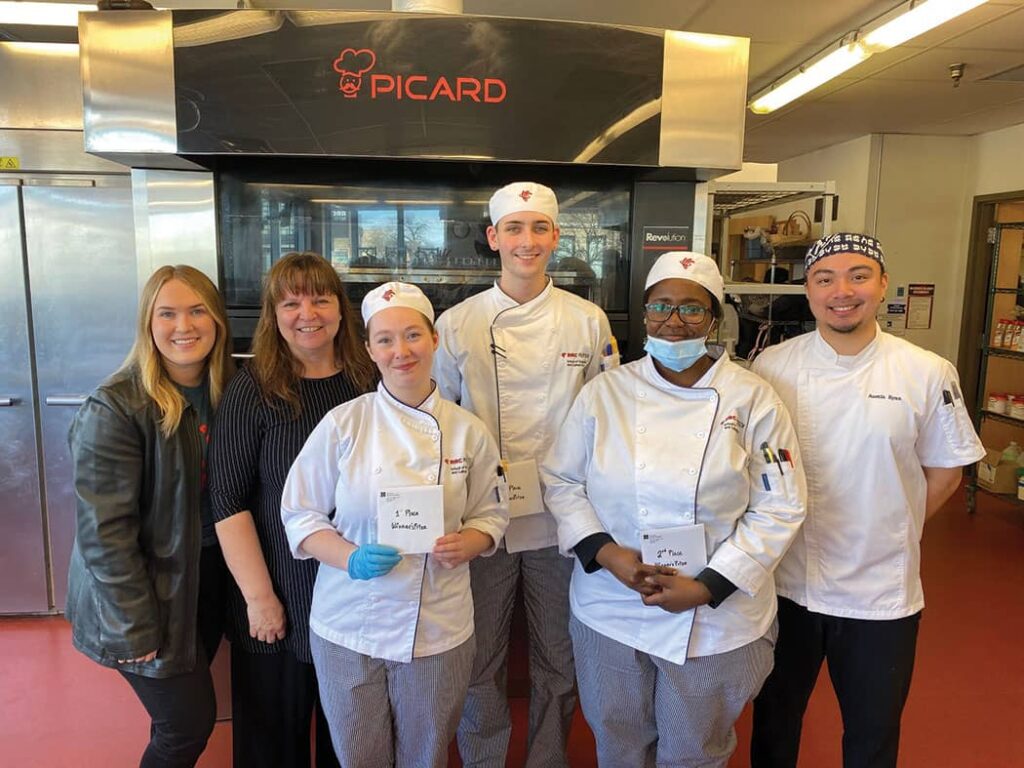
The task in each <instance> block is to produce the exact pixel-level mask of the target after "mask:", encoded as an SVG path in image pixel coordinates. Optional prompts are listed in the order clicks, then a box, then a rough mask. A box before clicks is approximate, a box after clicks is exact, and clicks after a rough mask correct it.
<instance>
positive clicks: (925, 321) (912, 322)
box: [907, 283, 935, 331]
mask: <svg viewBox="0 0 1024 768" xmlns="http://www.w3.org/2000/svg"><path fill="white" fill-rule="evenodd" d="M934 304H935V283H910V285H908V286H907V330H914V331H919V330H926V329H928V328H931V327H932V307H933V305H934Z"/></svg>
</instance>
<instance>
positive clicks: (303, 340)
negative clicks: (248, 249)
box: [210, 253, 374, 768]
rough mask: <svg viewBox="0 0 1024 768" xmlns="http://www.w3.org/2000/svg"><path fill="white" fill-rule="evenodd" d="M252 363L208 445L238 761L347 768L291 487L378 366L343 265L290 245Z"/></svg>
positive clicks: (252, 765) (251, 766)
mask: <svg viewBox="0 0 1024 768" xmlns="http://www.w3.org/2000/svg"><path fill="white" fill-rule="evenodd" d="M252 351H253V359H252V360H251V361H250V363H249V364H248V365H247V366H246V367H245V368H243V369H242V370H241V371H240V372H239V374H238V375H237V376H236V377H235V379H234V380H233V381H232V383H231V386H230V387H229V388H228V391H227V393H226V394H225V396H224V400H223V402H222V403H221V405H220V409H219V410H218V413H217V424H216V427H215V430H214V434H213V441H212V443H211V446H210V463H211V473H210V474H211V496H212V500H213V512H214V518H215V520H216V521H217V522H216V529H217V536H218V538H219V539H220V543H221V547H222V549H223V551H224V558H225V560H226V561H227V564H228V568H229V569H230V571H231V573H232V575H233V576H234V581H235V585H236V588H233V589H231V590H230V592H229V600H228V602H229V616H228V633H229V637H230V638H231V640H232V645H231V689H232V708H233V741H234V764H235V765H238V766H245V767H246V768H259V767H260V766H267V768H290V767H291V766H301V767H302V768H308V767H309V764H310V737H309V733H310V722H311V719H312V716H313V712H314V710H315V711H316V713H317V729H316V732H317V738H316V765H317V766H318V768H325V767H327V766H332V767H333V766H337V761H336V758H335V757H334V753H333V751H332V749H331V741H330V736H329V732H328V730H327V725H326V723H325V722H324V720H323V717H322V714H321V712H320V707H319V696H318V690H317V682H316V673H315V671H314V669H313V663H312V657H311V655H310V649H309V609H310V603H311V600H312V594H313V583H314V581H315V579H316V561H314V560H306V561H299V560H295V559H293V558H292V556H291V553H290V551H289V549H288V542H287V540H286V539H285V534H284V528H283V527H282V525H281V513H280V507H281V491H282V489H283V487H284V481H285V478H286V477H287V475H288V469H289V468H290V467H291V464H292V461H293V460H294V458H295V456H296V455H297V454H298V453H299V450H300V449H301V448H302V446H303V444H304V443H305V441H306V438H307V437H308V436H309V433H310V432H311V431H312V430H313V427H315V426H316V425H317V423H318V422H319V421H320V420H321V419H322V418H323V417H324V415H325V414H326V413H327V412H328V411H330V410H331V409H332V408H334V407H335V406H337V405H340V404H341V403H344V402H346V401H348V400H351V399H352V398H354V397H357V396H359V395H361V394H363V393H364V392H366V391H368V390H369V389H370V388H371V386H372V384H373V381H374V373H373V366H372V363H371V362H370V359H369V356H368V355H367V353H366V348H365V345H364V344H363V340H362V338H361V336H360V325H359V323H358V319H357V315H356V314H355V313H354V312H353V311H352V309H351V307H350V306H349V303H348V300H347V299H346V297H345V292H344V288H343V286H342V283H341V280H340V279H339V277H338V274H337V273H336V272H335V271H334V268H333V267H332V266H331V265H330V264H329V263H328V262H327V261H325V260H324V259H323V258H322V257H321V256H319V255H317V254H315V253H290V254H288V255H287V256H285V257H284V258H283V259H281V260H280V261H278V262H277V263H276V264H275V265H274V266H273V267H272V268H271V269H270V272H269V273H268V274H267V276H266V279H265V283H264V287H263V296H262V311H261V313H260V319H259V322H258V324H257V326H256V333H255V336H254V338H253V345H252Z"/></svg>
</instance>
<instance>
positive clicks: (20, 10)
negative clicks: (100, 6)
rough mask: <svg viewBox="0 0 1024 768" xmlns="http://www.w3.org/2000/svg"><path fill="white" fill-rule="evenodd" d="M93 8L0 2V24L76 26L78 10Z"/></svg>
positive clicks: (68, 4) (92, 6) (65, 4)
mask: <svg viewBox="0 0 1024 768" xmlns="http://www.w3.org/2000/svg"><path fill="white" fill-rule="evenodd" d="M95 10H96V6H95V5H74V4H71V3H21V2H17V3H14V2H0V24H26V25H32V26H38V27H77V26H78V13H79V11H95Z"/></svg>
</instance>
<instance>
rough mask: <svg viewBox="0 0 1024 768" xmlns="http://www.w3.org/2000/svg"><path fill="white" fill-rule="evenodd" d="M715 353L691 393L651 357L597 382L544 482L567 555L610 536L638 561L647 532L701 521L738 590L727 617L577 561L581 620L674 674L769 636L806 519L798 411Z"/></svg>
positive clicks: (565, 431) (724, 610)
mask: <svg viewBox="0 0 1024 768" xmlns="http://www.w3.org/2000/svg"><path fill="white" fill-rule="evenodd" d="M713 354H715V355H721V356H720V357H719V358H718V360H716V362H715V363H714V365H712V366H711V368H710V370H708V372H707V373H705V374H704V376H703V377H701V379H700V380H699V381H698V382H697V383H696V384H695V385H694V386H693V387H691V388H687V387H678V386H676V385H674V384H672V383H670V382H668V381H666V380H665V379H664V378H663V377H662V376H661V374H659V373H658V371H657V369H656V368H655V367H654V363H653V361H652V360H651V358H650V356H647V357H644V358H641V359H640V360H637V361H635V362H632V363H629V364H627V365H624V366H622V367H621V368H619V369H617V370H614V371H611V372H609V373H606V374H604V375H602V376H599V377H598V378H596V379H595V380H594V381H592V382H590V383H589V384H587V386H585V387H584V388H583V391H582V392H580V394H579V397H577V398H576V402H575V403H574V404H573V407H572V410H571V411H570V412H569V415H568V417H567V418H566V420H565V424H564V426H563V427H562V431H561V433H560V435H559V437H558V440H557V441H556V442H555V444H554V445H553V446H552V448H551V450H550V452H549V453H548V455H547V457H546V458H545V460H544V465H543V469H542V473H541V474H542V477H543V479H544V484H545V487H546V491H545V499H546V501H547V504H548V507H549V509H551V511H552V513H553V514H554V516H555V519H556V520H557V521H558V541H559V546H560V547H561V549H562V550H563V551H564V552H569V551H571V550H572V548H573V547H574V546H575V545H576V544H578V543H579V542H580V541H582V540H583V539H585V538H587V537H588V536H590V535H592V534H595V533H602V532H604V533H608V534H610V535H611V537H612V538H613V539H615V541H616V543H618V544H620V545H621V546H624V547H630V548H632V549H636V550H638V551H639V550H640V546H641V532H642V531H644V530H645V529H650V528H667V527H672V526H679V525H692V524H696V523H703V525H704V535H705V544H706V547H707V552H708V566H709V567H710V568H712V569H714V570H715V571H717V572H718V573H720V574H721V575H722V576H724V577H725V578H727V579H729V581H731V582H732V583H733V584H735V585H736V587H737V591H736V592H734V593H733V594H732V595H731V596H729V597H728V598H727V599H726V600H725V601H723V602H722V604H721V605H719V607H718V608H710V607H708V606H700V607H698V608H696V609H695V610H694V611H686V612H684V613H678V614H676V613H669V612H667V611H665V610H663V609H661V608H658V607H656V606H646V605H644V604H643V603H642V602H641V600H640V595H639V594H637V593H636V592H634V591H633V590H630V589H628V588H627V587H625V586H624V585H623V584H621V583H620V582H619V581H618V580H617V579H616V578H615V577H614V576H613V575H612V574H611V572H609V571H607V570H604V569H602V570H599V571H596V572H594V573H590V574H588V573H585V572H584V571H583V567H582V566H581V565H580V563H579V561H577V562H576V566H575V570H574V572H573V575H572V587H571V591H570V603H571V606H572V612H573V615H575V616H576V618H577V619H579V620H580V621H582V622H583V623H584V624H586V625H587V626H589V627H590V628H591V629H593V630H595V631H596V632H600V633H601V634H603V635H605V636H607V637H610V638H612V639H613V640H617V641H618V642H620V643H624V644H625V645H628V646H630V647H632V648H636V649H638V650H641V651H644V652H645V653H649V654H652V655H654V656H658V657H660V658H663V659H668V660H669V661H672V662H674V663H676V664H682V663H684V662H685V660H686V658H687V657H691V658H692V657H696V656H706V655H709V654H714V653H724V652H725V651H729V650H732V649H734V648H738V647H740V646H742V645H745V644H747V643H750V642H752V641H754V640H756V639H757V638H759V637H761V636H762V635H764V634H765V633H766V632H767V631H768V629H769V628H770V627H771V623H772V621H773V620H774V618H775V612H776V600H775V586H774V583H773V581H772V571H773V570H774V569H775V566H776V564H777V563H778V562H779V560H780V559H781V558H782V555H783V553H784V552H785V551H786V549H787V548H788V547H789V544H790V542H791V541H792V540H793V538H794V536H795V535H796V532H797V529H798V528H799V527H800V523H801V521H802V520H803V517H804V496H805V493H806V490H805V486H804V477H803V472H802V470H801V468H800V459H799V455H798V454H799V452H798V451H797V450H796V447H797V446H796V435H795V434H794V431H793V427H792V424H791V423H790V420H789V415H788V414H787V412H786V410H785V408H783V407H782V404H781V402H780V401H779V399H778V396H777V395H776V394H775V392H773V391H772V389H771V387H769V386H768V385H767V384H766V383H765V382H764V381H763V380H761V379H760V378H759V377H757V376H755V375H754V374H752V373H750V372H749V371H747V370H744V369H743V368H741V367H740V366H738V365H736V364H735V363H733V362H732V361H731V360H729V359H728V356H727V355H722V354H721V350H720V349H716V350H715V351H714V352H713ZM762 444H767V445H768V446H769V447H770V449H771V450H772V451H773V452H775V454H776V455H778V452H779V450H780V449H788V451H789V455H790V457H791V458H792V461H793V464H792V465H791V464H789V463H786V464H785V465H784V467H783V469H782V470H781V471H780V469H779V468H778V466H776V465H774V464H772V465H769V463H768V461H767V460H766V458H765V452H764V451H763V450H762V449H761V446H762ZM762 475H764V477H762ZM765 477H766V478H767V480H768V485H769V486H770V490H769V489H767V488H766V487H765ZM691 625H692V628H693V631H692V634H691V632H690V627H691ZM688 638H689V647H688V648H687V639H688Z"/></svg>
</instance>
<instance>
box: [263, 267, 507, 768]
mask: <svg viewBox="0 0 1024 768" xmlns="http://www.w3.org/2000/svg"><path fill="white" fill-rule="evenodd" d="M362 311H363V320H364V321H365V322H366V325H367V349H368V350H369V353H370V357H371V358H372V359H373V361H374V362H375V363H376V364H377V367H378V369H379V370H380V374H381V383H380V385H379V386H378V387H377V391H376V392H372V393H370V394H366V395H363V396H362V397H359V398H356V399H355V400H352V401H350V402H348V403H345V404H344V405H340V406H338V407H337V408H335V409H334V410H332V411H331V412H330V413H328V415H327V416H326V417H325V418H324V419H323V421H321V422H320V424H319V425H318V426H317V427H316V429H314V430H313V433H312V434H311V435H310V437H309V440H308V441H307V442H306V445H305V446H304V447H303V449H302V451H301V452H300V453H299V456H298V458H296V460H295V463H294V464H293V465H292V468H291V471H290V472H289V474H288V480H287V481H286V483H285V488H284V494H283V496H282V499H281V516H282V519H283V521H284V525H285V531H286V533H287V535H288V541H289V545H290V546H291V549H292V553H293V554H294V555H295V557H299V558H304V557H315V558H316V559H317V560H319V561H320V563H321V565H320V570H319V572H318V574H317V579H316V586H315V587H314V590H313V606H312V612H311V614H310V629H311V634H310V643H311V646H312V651H313V661H314V664H315V665H316V670H317V678H318V681H319V684H320V694H321V700H322V703H323V707H324V712H325V714H326V715H327V721H328V723H329V724H330V728H331V738H332V740H333V742H334V748H335V751H336V752H337V755H338V759H339V761H340V762H341V764H342V765H345V766H363V765H394V766H398V767H399V768H401V766H414V765H415V766H428V765H429V766H439V767H440V766H444V765H446V764H447V758H448V742H449V741H450V740H451V738H452V736H453V735H454V733H455V728H456V726H457V724H458V720H459V714H460V713H461V710H462V703H463V700H464V699H465V696H466V689H467V687H468V685H469V675H470V671H471V668H472V664H473V654H474V649H475V643H474V640H473V601H472V598H471V593H470V586H469V565H468V563H469V561H470V560H472V559H473V558H474V557H477V556H478V555H489V554H491V553H493V552H494V550H495V548H496V547H497V544H498V542H499V541H500V539H501V536H502V534H503V533H504V531H505V527H506V526H507V524H508V513H507V508H506V495H507V494H506V492H505V489H504V487H503V486H504V483H503V481H502V482H499V481H500V480H501V476H500V473H499V470H498V467H499V461H500V460H499V456H498V449H497V446H496V445H495V443H494V440H493V439H492V438H491V437H490V435H489V433H488V432H487V429H486V427H485V426H484V425H483V422H481V421H480V420H479V419H478V418H477V417H476V416H473V415H472V414H471V413H469V412H468V411H465V410H463V409H462V408H460V407H459V406H457V405H455V404H454V403H451V402H449V401H447V400H444V399H442V398H441V397H439V395H438V393H437V387H436V386H435V384H434V382H433V380H432V379H431V377H430V369H431V362H432V359H433V354H434V350H435V349H436V348H437V334H436V333H435V332H434V327H433V319H434V311H433V308H432V307H431V305H430V301H429V300H428V299H427V297H426V296H424V295H423V293H422V292H421V291H420V290H419V288H416V287H415V286H412V285H408V284H405V283H397V282H392V283H385V284H384V285H382V286H380V287H378V288H376V289H374V290H373V291H371V292H370V293H369V294H367V296H366V298H365V299H364V300H363V306H362ZM332 515H333V516H332Z"/></svg>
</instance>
